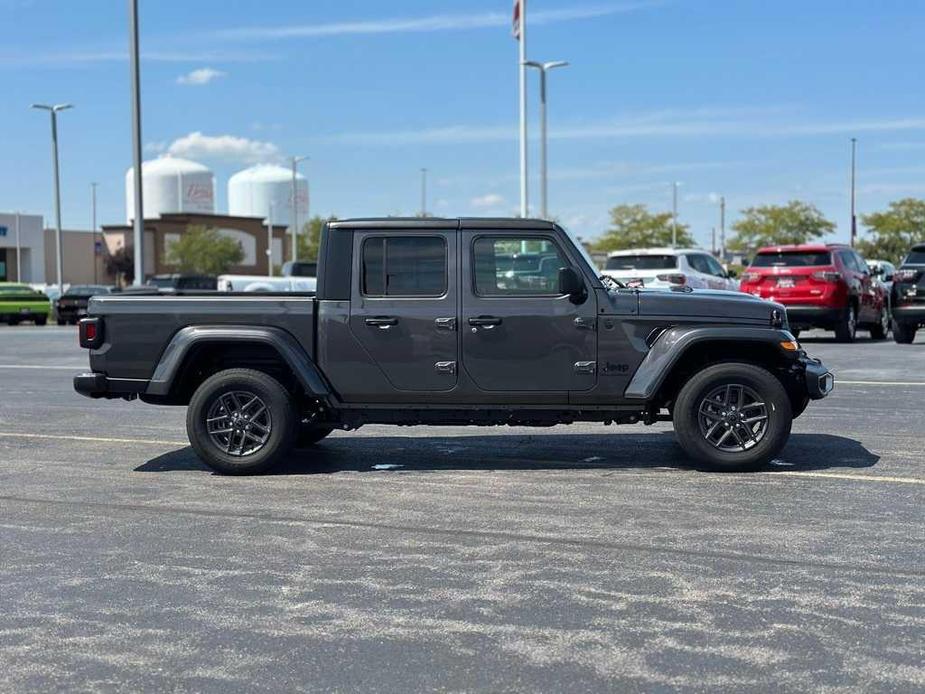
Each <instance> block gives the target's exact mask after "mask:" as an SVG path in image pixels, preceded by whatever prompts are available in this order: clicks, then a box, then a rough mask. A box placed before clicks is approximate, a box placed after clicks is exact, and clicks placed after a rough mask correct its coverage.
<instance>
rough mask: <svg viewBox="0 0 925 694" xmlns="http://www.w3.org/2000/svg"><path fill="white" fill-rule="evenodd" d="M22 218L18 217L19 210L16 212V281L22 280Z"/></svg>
mask: <svg viewBox="0 0 925 694" xmlns="http://www.w3.org/2000/svg"><path fill="white" fill-rule="evenodd" d="M21 224H22V220H21V219H20V215H19V211H17V212H16V281H17V282H22V237H21V230H20V225H21Z"/></svg>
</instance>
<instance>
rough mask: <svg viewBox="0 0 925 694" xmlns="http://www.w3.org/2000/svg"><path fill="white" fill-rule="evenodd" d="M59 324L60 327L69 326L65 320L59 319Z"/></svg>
mask: <svg viewBox="0 0 925 694" xmlns="http://www.w3.org/2000/svg"><path fill="white" fill-rule="evenodd" d="M57 323H58V325H61V326H64V325H67V321H66V320H64V319H63V318H59V319H58V320H57Z"/></svg>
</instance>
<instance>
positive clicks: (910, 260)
mask: <svg viewBox="0 0 925 694" xmlns="http://www.w3.org/2000/svg"><path fill="white" fill-rule="evenodd" d="M903 265H925V248H913V249H912V250H911V251H909V255H908V256H906V262H905V263H903Z"/></svg>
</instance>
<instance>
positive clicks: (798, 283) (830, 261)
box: [740, 244, 890, 342]
mask: <svg viewBox="0 0 925 694" xmlns="http://www.w3.org/2000/svg"><path fill="white" fill-rule="evenodd" d="M740 288H741V290H742V291H743V292H747V293H748V294H754V295H755V296H760V297H762V298H763V299H770V300H772V301H776V302H778V303H780V304H783V305H784V306H786V307H787V318H788V320H789V321H790V328H791V332H792V333H793V334H794V335H799V333H800V330H803V329H809V328H824V329H825V330H834V331H835V337H836V339H837V340H838V341H839V342H853V341H854V337H855V332H856V331H857V329H858V328H864V329H866V330H870V336H871V337H872V338H873V339H875V340H883V339H885V338H886V336H887V332H888V331H889V328H890V308H889V298H888V296H887V291H886V289H885V287H884V286H883V284H882V283H880V282H879V281H878V280H877V279H876V278H874V277H872V276H871V272H870V268H868V267H867V263H866V262H864V259H863V258H862V257H861V256H860V255H858V254H857V253H856V252H855V251H854V250H853V249H851V248H849V247H848V246H843V245H839V244H827V245H826V244H805V245H802V246H769V247H767V248H762V249H761V250H759V251H758V255H756V256H755V259H754V260H753V261H752V264H751V265H750V266H749V267H748V269H747V270H746V271H745V272H744V273H742V282H741V287H740Z"/></svg>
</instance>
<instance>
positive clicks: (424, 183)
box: [421, 169, 427, 218]
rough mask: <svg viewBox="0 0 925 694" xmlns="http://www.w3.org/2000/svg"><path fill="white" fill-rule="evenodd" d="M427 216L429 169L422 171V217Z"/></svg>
mask: <svg viewBox="0 0 925 694" xmlns="http://www.w3.org/2000/svg"><path fill="white" fill-rule="evenodd" d="M426 216H427V169H421V217H422V218H423V217H426Z"/></svg>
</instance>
